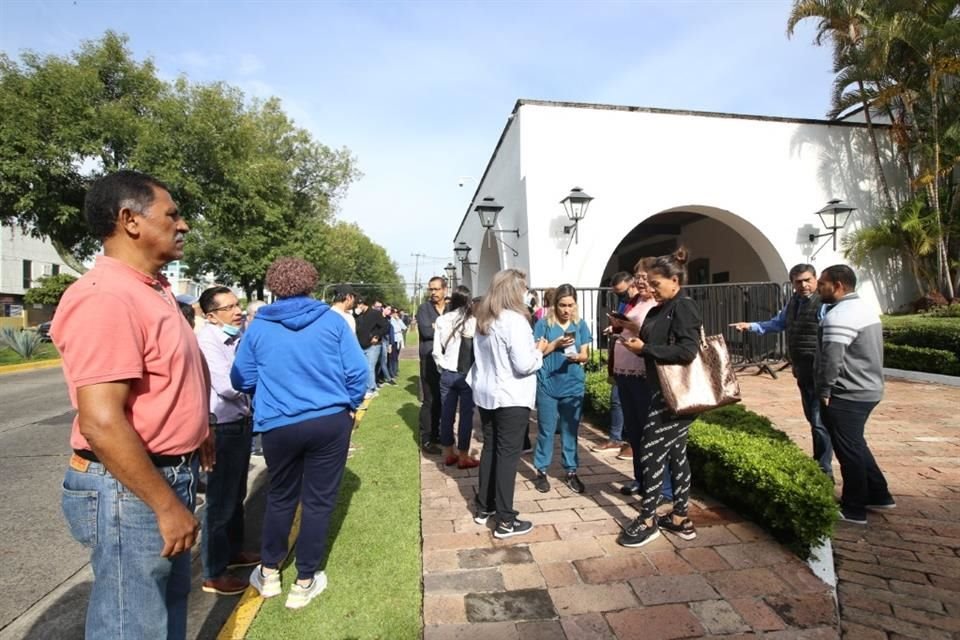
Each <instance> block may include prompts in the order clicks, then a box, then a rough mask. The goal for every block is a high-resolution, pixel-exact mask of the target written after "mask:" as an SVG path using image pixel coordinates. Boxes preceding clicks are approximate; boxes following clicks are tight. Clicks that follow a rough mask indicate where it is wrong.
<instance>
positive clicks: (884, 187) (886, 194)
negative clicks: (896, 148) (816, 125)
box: [857, 80, 896, 211]
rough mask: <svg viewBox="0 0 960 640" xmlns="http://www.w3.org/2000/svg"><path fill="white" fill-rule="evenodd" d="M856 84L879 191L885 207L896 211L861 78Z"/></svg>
mask: <svg viewBox="0 0 960 640" xmlns="http://www.w3.org/2000/svg"><path fill="white" fill-rule="evenodd" d="M857 86H858V87H859V88H860V98H861V100H862V101H863V117H864V118H865V119H866V121H867V133H868V134H869V135H870V143H871V145H872V146H873V162H874V164H875V165H876V166H877V181H878V182H879V184H880V193H881V195H882V196H883V199H884V202H885V204H886V206H887V209H889V210H890V211H896V208H895V207H894V206H893V197H892V196H891V195H890V185H888V184H887V176H886V174H885V173H884V171H883V162H882V161H881V159H880V145H879V144H878V143H877V131H876V129H874V128H873V116H871V115H870V101H869V100H868V99H867V90H866V87H864V86H863V80H857Z"/></svg>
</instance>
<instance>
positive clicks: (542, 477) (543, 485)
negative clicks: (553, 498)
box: [533, 471, 550, 493]
mask: <svg viewBox="0 0 960 640" xmlns="http://www.w3.org/2000/svg"><path fill="white" fill-rule="evenodd" d="M533 488H534V489H536V490H537V491H539V492H540V493H547V492H548V491H550V480H548V479H547V474H545V473H544V472H543V471H537V477H536V478H534V480H533Z"/></svg>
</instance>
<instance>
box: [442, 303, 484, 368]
mask: <svg viewBox="0 0 960 640" xmlns="http://www.w3.org/2000/svg"><path fill="white" fill-rule="evenodd" d="M461 318H463V312H461V311H459V310H458V311H454V312H453V313H445V314H443V315H442V316H440V317H439V318H437V323H436V325H435V326H434V333H433V360H434V362H436V363H437V366H438V367H439V368H440V369H441V370H444V369H445V370H447V371H456V370H457V365H458V364H459V360H460V358H459V356H460V342H461V340H462V339H463V338H464V337H466V338H472V337H473V334H474V333H475V332H476V330H477V319H476V318H472V317H471V318H469V319H468V320H467V321H466V322H464V323H463V329H461V330H460V331H457V332H456V333H454V332H453V330H454V328H455V327H456V326H457V325H459V324H460V319H461Z"/></svg>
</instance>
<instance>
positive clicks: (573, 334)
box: [563, 331, 577, 340]
mask: <svg viewBox="0 0 960 640" xmlns="http://www.w3.org/2000/svg"><path fill="white" fill-rule="evenodd" d="M563 337H564V338H571V339H573V340H576V339H577V332H576V331H567V332H566V333H564V334H563Z"/></svg>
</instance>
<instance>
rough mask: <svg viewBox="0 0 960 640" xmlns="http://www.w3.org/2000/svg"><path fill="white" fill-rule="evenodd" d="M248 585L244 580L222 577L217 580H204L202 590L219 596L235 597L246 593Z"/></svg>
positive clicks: (234, 577)
mask: <svg viewBox="0 0 960 640" xmlns="http://www.w3.org/2000/svg"><path fill="white" fill-rule="evenodd" d="M248 584H249V583H248V582H247V580H246V578H238V577H236V576H228V575H222V576H220V577H219V578H211V579H210V580H204V581H203V587H202V589H203V590H204V591H206V592H207V593H218V594H220V595H221V596H235V595H237V594H240V593H243V592H244V591H246V590H247V585H248Z"/></svg>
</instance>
